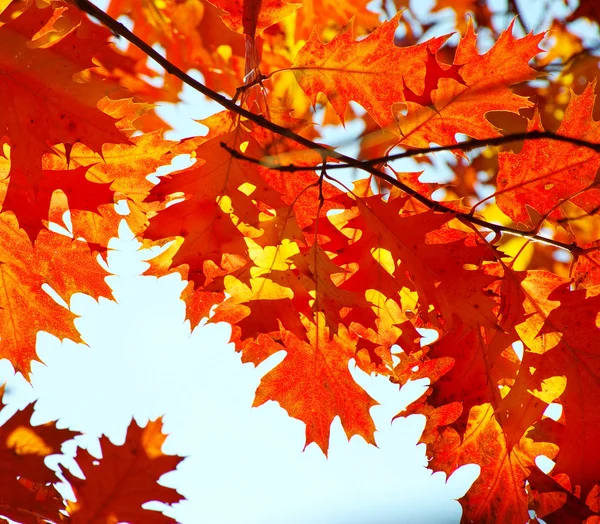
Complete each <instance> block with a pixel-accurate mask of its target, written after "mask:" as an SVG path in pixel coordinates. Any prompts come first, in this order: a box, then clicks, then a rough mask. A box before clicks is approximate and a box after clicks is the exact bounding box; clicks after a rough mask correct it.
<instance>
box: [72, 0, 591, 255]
mask: <svg viewBox="0 0 600 524" xmlns="http://www.w3.org/2000/svg"><path fill="white" fill-rule="evenodd" d="M70 1H71V2H73V3H74V4H75V5H76V6H77V7H78V8H79V9H81V10H82V11H83V12H85V13H87V14H89V15H91V16H92V17H94V18H96V19H97V20H98V21H99V22H100V23H102V24H103V25H105V26H106V27H107V28H108V29H110V30H111V31H112V32H113V33H115V34H117V35H120V36H122V37H123V38H125V39H126V40H127V41H129V42H131V43H132V44H133V45H135V46H136V47H137V48H139V49H140V50H141V51H143V52H144V53H145V54H146V55H147V56H149V57H150V58H152V59H153V60H155V61H156V62H157V63H158V64H160V65H161V66H162V67H163V68H164V70H165V71H166V72H167V73H169V74H172V75H173V76H175V77H177V78H179V79H180V80H181V81H182V82H184V83H185V84H187V85H189V86H190V87H192V88H193V89H195V90H197V91H198V92H200V93H202V94H203V95H204V96H206V97H207V98H210V99H211V100H214V101H215V102H217V103H218V104H220V105H221V106H223V107H224V108H225V109H228V110H230V111H233V112H234V113H236V114H238V115H240V116H242V117H244V118H246V119H247V120H249V121H251V122H254V123H255V124H257V125H259V126H261V127H263V128H264V129H268V130H269V131H271V132H273V133H276V134H278V135H280V136H283V137H285V138H288V139H290V140H293V141H294V142H296V143H298V144H300V145H302V146H304V147H306V148H308V149H312V150H314V151H317V152H318V153H319V154H320V155H321V156H322V157H323V160H324V161H325V160H326V158H332V159H335V160H338V161H340V162H343V163H344V164H345V165H344V166H343V167H355V168H357V169H360V170H362V171H365V172H367V173H369V174H371V175H373V176H375V177H377V178H379V179H381V180H385V181H386V182H387V183H388V184H390V185H392V186H394V187H396V188H398V189H400V190H401V191H403V192H404V193H406V194H408V195H410V196H411V197H413V198H414V199H415V200H417V201H418V202H420V203H421V204H423V205H424V206H426V207H428V208H429V209H431V210H432V211H436V212H439V213H448V214H451V215H453V216H454V217H455V218H457V219H459V220H461V221H463V222H468V223H470V224H474V225H478V226H480V227H483V228H486V229H490V230H492V231H495V232H497V233H499V232H502V233H508V234H511V235H517V236H521V237H526V238H531V239H534V240H537V241H539V242H543V243H546V244H550V245H553V246H555V247H558V248H561V249H566V250H568V251H570V252H571V253H573V254H574V255H579V254H581V253H583V250H582V248H580V247H579V246H577V245H576V244H574V243H573V244H564V243H562V242H558V241H555V240H552V239H548V238H544V237H539V236H538V235H537V234H536V233H535V232H534V231H530V232H528V231H521V230H519V229H515V228H510V227H506V226H501V225H499V224H494V223H491V222H487V221H485V220H482V219H480V218H477V217H475V216H473V215H471V214H468V213H461V212H458V211H455V210H454V209H451V208H449V207H446V206H444V205H443V204H442V203H440V202H435V201H433V200H429V199H428V198H427V197H425V196H423V195H421V194H420V193H419V192H417V191H415V190H414V189H412V188H411V187H409V186H407V185H406V184H404V183H402V182H400V181H398V180H397V179H395V178H393V177H391V176H390V175H388V174H387V173H384V172H383V171H380V170H379V169H376V168H375V167H373V165H372V164H375V163H377V161H379V162H381V161H382V160H381V159H374V160H369V161H366V162H363V161H360V160H357V159H355V158H353V157H350V156H347V155H344V154H342V153H339V152H337V151H335V150H333V149H329V148H324V147H323V146H322V145H320V144H317V143H316V142H313V141H312V140H309V139H307V138H305V137H303V136H301V135H299V134H297V133H294V132H293V131H291V130H290V129H287V128H285V127H282V126H280V125H277V124H275V123H274V122H271V121H270V120H268V119H266V118H264V117H263V116H261V115H257V114H255V113H252V112H251V111H248V110H247V109H244V108H243V107H240V106H238V105H237V104H236V103H235V102H234V101H233V100H231V99H229V98H227V97H225V96H223V95H221V94H219V93H217V92H216V91H213V90H212V89H210V88H208V87H206V86H205V85H204V84H202V83H201V82H199V81H197V80H195V79H194V78H192V77H191V76H189V75H188V74H187V73H185V72H184V71H182V70H181V69H179V68H178V67H177V66H176V65H174V64H173V63H171V62H170V61H169V60H167V59H166V58H165V57H163V56H162V55H161V54H160V53H158V52H157V51H155V50H154V49H153V48H152V47H151V46H150V45H149V44H147V43H146V42H144V41H143V40H142V39H141V38H139V37H137V36H136V35H135V34H134V33H132V32H131V31H130V30H129V29H127V28H126V27H125V26H124V25H123V24H121V23H119V22H117V21H116V20H115V19H114V18H112V17H111V16H109V15H108V14H106V13H105V12H104V11H103V10H102V9H99V8H98V7H96V6H95V5H94V4H92V3H91V2H90V1H89V0H70ZM550 135H551V136H547V135H544V136H543V138H554V139H556V140H564V141H568V142H571V143H575V144H577V145H582V146H583V145H585V147H591V148H592V149H594V148H595V147H598V148H599V149H598V150H600V145H598V144H588V143H586V142H585V141H580V140H577V139H568V137H561V138H560V139H559V138H557V135H552V134H550ZM515 136H517V135H515ZM518 136H522V137H523V136H524V137H527V136H529V135H528V134H527V133H524V134H522V135H518ZM538 138H542V137H538ZM491 140H492V142H490V140H487V141H486V140H472V141H468V142H467V143H468V144H469V146H468V149H472V148H474V147H481V146H484V145H488V144H490V143H492V144H496V143H498V142H493V141H494V140H496V141H497V140H501V141H503V142H509V141H511V140H515V138H512V137H511V138H507V137H497V138H496V139H491ZM503 142H500V143H503ZM467 143H463V144H467ZM475 144H478V145H475ZM465 147H466V146H465ZM453 149H460V147H458V145H457V144H454V145H451V146H440V147H435V148H426V149H420V150H411V151H406V152H404V153H400V154H399V155H393V158H392V157H385V158H384V161H385V160H391V159H397V158H405V157H408V156H416V155H419V154H428V153H434V152H436V151H450V150H453ZM228 150H229V149H228ZM463 150H467V149H463ZM594 150H597V149H594ZM230 152H231V150H230ZM232 154H233V153H232ZM236 154H238V152H236ZM246 160H248V159H246ZM258 163H260V161H259V162H258ZM324 163H325V162H324ZM289 167H294V168H296V169H295V170H296V171H298V170H304V171H306V170H307V169H310V168H303V169H298V168H297V166H289ZM340 167H342V166H339V167H336V164H334V165H331V166H330V165H327V169H339V168H340ZM281 170H282V171H291V169H281Z"/></svg>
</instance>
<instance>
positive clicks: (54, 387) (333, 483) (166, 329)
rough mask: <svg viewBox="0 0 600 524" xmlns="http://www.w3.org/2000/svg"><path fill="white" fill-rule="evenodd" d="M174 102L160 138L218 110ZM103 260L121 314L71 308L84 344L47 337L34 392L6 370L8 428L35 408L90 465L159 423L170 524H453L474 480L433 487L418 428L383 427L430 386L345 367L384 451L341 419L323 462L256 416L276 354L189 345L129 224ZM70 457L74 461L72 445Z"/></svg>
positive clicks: (463, 471) (471, 474) (77, 302)
mask: <svg viewBox="0 0 600 524" xmlns="http://www.w3.org/2000/svg"><path fill="white" fill-rule="evenodd" d="M182 98H183V100H184V103H182V104H180V105H179V107H166V108H164V109H162V110H161V111H162V113H161V114H162V116H163V117H164V118H166V119H167V120H168V121H169V122H170V123H171V124H172V125H174V126H175V127H176V133H172V134H171V135H170V136H168V138H176V137H183V136H189V135H190V134H194V133H203V129H204V128H203V127H202V126H199V125H198V124H195V123H193V122H192V120H191V119H192V118H194V119H199V118H202V117H205V116H207V115H208V114H210V113H211V112H214V111H215V110H218V109H219V108H218V106H216V104H207V103H206V102H205V101H204V100H202V98H201V97H199V96H197V95H196V94H195V93H194V92H193V91H192V90H191V89H187V88H186V89H185V90H184V93H183V96H182ZM353 131H354V132H356V129H352V128H350V129H349V133H350V134H352V132H353ZM340 140H341V141H343V138H341V139H340ZM350 152H352V151H350ZM110 247H111V251H109V255H108V263H109V269H110V272H111V273H113V274H114V276H110V277H108V278H107V282H108V283H109V285H110V286H111V287H112V289H113V292H114V297H115V299H116V302H113V301H109V300H105V299H101V300H100V301H99V302H96V301H95V300H93V299H92V298H90V297H88V296H85V295H81V294H79V295H75V296H74V297H73V299H72V301H71V304H70V307H71V310H72V311H73V312H75V313H76V314H77V315H79V316H80V318H79V319H77V320H76V326H77V329H78V330H79V331H80V332H81V335H82V338H83V339H84V340H85V341H86V342H87V344H88V345H87V346H86V345H83V344H75V343H73V342H71V341H68V340H67V341H64V342H61V341H59V340H58V339H56V338H54V337H53V336H50V335H48V334H45V333H41V334H40V335H39V336H38V355H39V357H40V359H41V360H43V362H44V363H45V364H39V363H34V365H33V374H32V386H33V387H31V386H29V385H27V384H26V383H25V381H24V380H23V379H22V377H21V376H20V375H18V376H14V373H13V369H12V366H11V365H10V364H9V363H8V361H6V360H3V361H0V381H4V380H8V384H7V394H6V395H5V399H4V400H5V402H7V403H8V408H7V410H6V411H5V412H3V416H2V420H5V418H6V416H7V415H8V413H9V412H13V411H14V410H15V409H17V408H22V407H23V406H24V405H25V404H26V403H27V402H29V401H32V400H34V399H36V398H38V399H39V401H38V403H37V404H36V413H35V415H34V419H33V420H34V422H35V423H41V422H46V421H48V420H59V423H58V425H59V427H69V428H71V429H73V430H76V431H81V432H84V433H86V435H87V436H86V437H78V438H77V439H76V441H77V442H78V443H79V444H81V445H83V446H84V447H85V446H88V447H89V449H90V451H92V452H93V453H95V454H98V453H99V447H98V442H97V440H96V439H94V438H92V437H98V436H100V434H102V433H104V434H106V435H107V436H108V437H109V438H110V439H111V440H112V441H113V442H115V443H122V442H123V439H124V436H125V431H126V428H127V427H128V425H129V423H130V421H131V417H132V416H133V417H135V419H136V420H137V421H138V423H140V424H142V425H143V424H144V423H145V422H146V421H147V420H148V419H153V418H156V417H157V416H159V415H164V424H165V427H164V430H165V431H166V432H167V433H169V434H170V436H169V437H168V439H167V441H166V444H165V446H164V451H165V452H167V453H174V454H179V455H184V456H187V458H186V460H185V461H184V462H182V463H181V464H180V466H179V468H178V469H177V471H176V472H174V473H172V474H169V475H167V476H165V477H163V479H164V482H165V483H166V484H167V485H169V486H174V487H177V489H178V491H179V492H180V493H181V494H182V495H184V496H185V497H186V498H187V499H188V500H187V501H186V502H184V503H182V504H178V505H176V506H174V507H173V508H172V509H169V510H167V511H166V513H167V514H168V515H170V516H172V517H173V518H175V519H177V520H178V521H179V522H182V523H185V524H197V523H201V522H208V523H215V524H219V523H253V522H256V523H264V524H269V523H273V524H275V523H290V524H291V523H296V522H297V523H327V524H335V523H340V524H342V523H344V524H345V523H348V524H351V523H364V522H369V523H374V524H378V523H381V524H383V523H388V522H389V523H391V522H399V523H401V522H406V523H414V522H419V523H420V524H422V523H428V522H432V523H434V522H435V523H453V522H459V521H460V517H461V509H460V504H459V503H458V502H456V500H455V499H457V498H459V497H461V496H462V495H463V494H464V493H465V491H466V489H467V488H468V487H469V486H470V485H471V483H472V482H473V481H474V480H475V478H476V477H477V474H478V471H479V469H478V467H477V466H467V467H464V468H460V469H459V470H458V471H457V472H456V473H455V474H454V475H453V476H452V477H451V478H450V479H448V480H447V481H446V478H445V475H444V474H443V473H438V474H435V475H433V474H432V473H431V471H429V470H427V469H426V465H427V460H426V457H425V447H424V446H423V445H420V446H417V441H418V438H419V436H420V433H421V431H422V430H423V427H424V418H423V417H421V416H411V417H409V418H408V419H398V420H396V421H395V422H394V423H393V424H390V420H391V418H392V417H393V416H394V415H396V414H397V413H398V412H399V411H401V410H402V408H403V407H404V406H405V405H406V404H407V403H408V402H409V401H410V400H412V399H415V398H417V397H418V396H420V394H421V393H422V392H423V388H424V387H426V386H425V383H423V382H420V383H413V384H409V385H408V386H406V387H404V388H403V389H402V391H398V387H397V386H394V385H393V384H391V383H389V382H388V381H387V380H386V379H385V378H382V377H374V376H368V375H366V374H365V373H363V372H361V371H360V370H357V369H356V368H355V367H354V366H353V363H351V366H350V370H351V371H352V372H353V376H354V377H355V379H356V381H357V382H358V383H359V384H360V385H361V386H363V387H364V388H365V389H366V390H367V392H368V393H369V394H370V395H371V396H372V397H374V398H375V399H376V400H377V401H378V402H380V404H381V405H380V406H377V407H374V408H373V409H372V410H371V413H372V415H373V418H374V420H375V423H376V426H377V433H376V441H377V445H378V447H374V446H369V445H367V444H366V443H365V442H364V440H363V439H362V438H360V437H354V438H353V439H352V440H351V441H350V442H348V441H347V439H346V437H345V435H344V432H343V430H342V428H341V424H340V423H339V420H338V419H336V420H334V422H333V424H332V435H331V443H330V456H329V458H328V459H326V458H325V457H324V455H323V454H322V452H321V451H320V449H319V448H318V447H317V446H316V445H315V444H311V445H310V446H309V447H308V448H307V449H306V450H305V451H304V452H303V447H304V424H303V423H301V422H299V421H296V420H293V419H291V418H289V417H288V416H287V414H286V412H285V411H284V410H282V409H281V408H280V407H279V405H278V404H276V403H273V402H269V403H267V404H266V405H264V406H261V407H260V408H252V407H251V406H252V400H253V395H254V391H255V390H256V388H257V386H258V384H259V381H260V377H261V376H262V375H264V374H265V373H266V372H268V371H269V369H271V368H272V367H273V366H275V365H276V364H277V363H278V362H280V361H281V359H282V358H283V355H284V354H283V352H282V353H281V354H278V355H274V356H273V357H271V359H269V360H268V361H266V362H264V363H263V364H262V365H261V366H259V367H258V368H254V367H253V366H252V365H251V364H242V363H241V360H240V356H239V355H238V354H237V353H235V351H234V349H233V347H232V346H231V345H230V344H228V343H227V342H228V337H229V327H228V326H227V325H225V324H219V325H204V326H200V327H198V328H197V329H195V330H194V331H193V332H192V333H190V328H189V324H188V323H187V322H185V321H184V319H185V309H184V304H183V302H181V301H180V300H179V294H180V292H181V290H182V289H183V287H184V283H183V282H182V281H181V280H180V278H179V275H176V274H175V275H170V276H166V277H162V278H159V279H157V278H155V277H147V276H141V273H142V272H143V271H144V270H145V268H146V267H147V264H145V263H144V262H143V259H144V258H146V259H147V258H149V256H150V254H149V253H148V252H144V251H139V250H138V249H139V243H138V242H137V240H135V239H134V238H133V236H132V234H131V232H130V231H129V230H128V228H127V226H126V225H125V224H124V223H123V225H122V227H121V230H120V238H119V239H113V241H112V242H111V246H110ZM65 451H66V452H67V454H70V455H72V454H73V452H74V445H72V443H71V444H69V445H67V446H66V450H65ZM64 460H66V461H67V463H68V464H70V463H71V462H72V461H71V462H69V461H68V459H64ZM50 462H51V463H55V462H56V460H50Z"/></svg>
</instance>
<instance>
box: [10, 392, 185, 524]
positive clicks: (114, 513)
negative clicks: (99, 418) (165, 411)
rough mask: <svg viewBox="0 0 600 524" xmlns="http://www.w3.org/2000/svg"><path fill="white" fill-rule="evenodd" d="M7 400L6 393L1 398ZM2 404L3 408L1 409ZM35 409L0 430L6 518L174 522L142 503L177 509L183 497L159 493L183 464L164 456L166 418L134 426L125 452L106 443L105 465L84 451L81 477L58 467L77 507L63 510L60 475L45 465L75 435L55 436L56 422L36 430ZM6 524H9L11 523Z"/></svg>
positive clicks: (32, 522)
mask: <svg viewBox="0 0 600 524" xmlns="http://www.w3.org/2000/svg"><path fill="white" fill-rule="evenodd" d="M3 393H4V388H1V391H0V399H1V396H2V395H3ZM3 407H4V404H3V403H2V402H1V401H0V409H2V408H3ZM33 411H34V406H33V404H29V405H28V406H27V407H26V408H25V409H24V410H22V411H19V412H17V413H16V414H14V415H13V416H12V417H10V418H9V419H8V421H6V422H5V423H4V425H3V426H2V427H0V464H1V466H2V469H1V470H0V482H1V485H2V492H1V493H0V513H1V514H2V515H3V516H5V517H8V518H10V519H12V520H13V521H16V522H19V523H23V524H38V523H40V522H72V523H74V524H75V523H84V522H88V523H89V522H115V523H116V522H121V521H128V522H149V523H162V522H174V521H173V520H172V519H167V518H166V517H165V516H164V515H163V514H162V513H157V512H155V511H146V510H144V509H142V504H144V503H146V502H148V501H152V500H157V501H162V502H166V503H174V502H178V501H179V500H180V499H181V496H180V495H179V494H178V493H177V492H176V491H175V490H174V489H171V488H167V487H164V486H161V485H160V484H158V483H157V481H158V479H159V478H160V477H161V476H162V475H163V474H164V473H167V472H169V471H171V470H172V469H174V468H175V467H176V466H177V464H178V463H179V462H180V461H181V460H182V459H181V458H180V457H173V456H167V455H164V454H163V453H162V451H161V448H162V445H163V443H164V441H165V438H166V436H165V435H164V434H163V433H162V431H161V429H162V422H161V421H160V419H157V420H155V421H151V422H149V423H148V424H147V425H146V426H145V427H144V428H141V427H139V426H138V425H137V424H136V423H135V422H132V423H131V425H130V426H129V429H128V430H127V438H126V441H125V443H124V444H123V445H122V446H116V445H115V444H113V443H112V442H110V440H108V439H107V438H106V437H104V436H103V437H102V438H101V439H100V447H101V450H102V458H101V459H96V458H95V457H94V456H93V455H91V454H90V453H89V452H88V451H87V450H85V449H78V450H77V455H76V456H75V460H76V462H77V465H78V466H79V468H80V470H81V473H83V475H84V476H85V480H84V479H82V478H81V473H79V474H78V475H73V473H71V471H69V470H68V469H65V468H64V467H63V466H62V465H60V469H61V473H62V479H64V480H65V481H66V482H68V483H69V486H70V487H71V489H72V491H73V493H74V495H75V497H76V499H77V500H76V501H73V502H69V503H68V504H67V505H66V507H65V502H64V500H63V496H62V495H61V494H60V492H59V491H58V490H57V489H56V487H55V484H56V483H58V481H59V479H58V478H57V475H56V473H55V472H54V471H53V470H52V469H50V468H49V467H48V466H47V464H45V462H44V460H45V458H46V457H47V456H49V455H53V454H57V453H60V451H61V446H62V444H63V443H64V442H65V441H68V440H71V439H73V438H74V437H75V436H76V433H74V432H73V431H69V430H67V429H57V428H56V426H55V425H54V424H53V423H48V424H43V425H38V426H32V425H31V422H30V421H31V416H32V414H33ZM0 521H1V522H3V523H7V522H8V521H7V520H5V519H0Z"/></svg>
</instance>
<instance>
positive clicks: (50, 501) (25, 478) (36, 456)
mask: <svg viewBox="0 0 600 524" xmlns="http://www.w3.org/2000/svg"><path fill="white" fill-rule="evenodd" d="M3 393H4V387H2V388H0V396H1V395H2V394H3ZM3 407H4V404H2V402H1V400H0V409H1V408H3ZM33 410H34V408H33V404H29V405H28V406H27V407H26V408H25V409H23V410H21V411H18V412H17V413H15V414H14V415H13V416H12V417H10V418H9V419H8V420H7V421H6V422H5V423H4V424H3V425H2V426H0V486H2V489H0V515H3V516H5V517H9V518H11V519H12V520H15V521H17V522H20V523H22V524H38V523H39V522H40V521H41V520H40V519H48V520H50V521H52V522H60V521H62V515H61V513H60V511H61V510H63V509H64V503H63V498H62V496H61V495H60V494H59V493H58V491H57V490H56V488H55V487H54V486H53V483H54V482H58V480H59V479H58V477H57V476H56V473H55V472H54V471H52V470H51V469H49V468H48V466H46V464H45V463H44V458H45V457H47V456H48V455H52V454H56V453H60V448H61V445H62V444H63V442H65V441H67V440H70V439H72V438H73V437H74V436H75V435H76V433H74V432H72V431H69V430H67V429H57V428H56V426H55V424H54V423H47V424H42V425H39V426H32V425H31V422H30V419H31V416H32V415H33ZM45 521H46V520H44V522H45Z"/></svg>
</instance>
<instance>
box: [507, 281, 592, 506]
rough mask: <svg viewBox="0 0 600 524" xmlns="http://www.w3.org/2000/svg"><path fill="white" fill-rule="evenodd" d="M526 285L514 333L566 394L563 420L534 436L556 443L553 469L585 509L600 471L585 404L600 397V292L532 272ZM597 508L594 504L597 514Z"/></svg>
mask: <svg viewBox="0 0 600 524" xmlns="http://www.w3.org/2000/svg"><path fill="white" fill-rule="evenodd" d="M522 286H523V289H524V290H525V292H526V293H527V295H528V300H527V302H526V307H527V309H528V311H530V317H529V318H528V320H527V322H523V323H521V324H519V325H517V326H516V329H517V331H518V332H519V334H520V335H521V339H522V340H523V343H524V344H525V345H526V348H527V351H528V352H531V353H532V354H533V356H534V357H536V359H535V361H534V362H533V364H534V365H535V370H536V372H535V374H536V377H537V380H538V381H542V380H548V379H550V378H552V377H555V376H562V377H564V378H565V379H566V388H565V391H564V393H562V394H561V395H560V404H561V405H562V407H563V417H564V420H562V421H559V422H554V421H552V420H548V419H546V420H544V421H543V422H542V423H539V424H537V425H536V426H537V432H536V436H535V438H536V440H543V441H547V442H552V443H554V444H557V445H558V447H559V452H558V454H557V456H556V458H555V459H554V460H555V462H556V467H555V468H556V469H555V471H556V472H557V473H563V474H566V475H568V477H569V479H570V483H571V487H572V489H573V490H575V489H577V492H578V493H579V497H580V500H581V503H582V505H583V504H585V503H586V499H587V497H588V496H589V495H590V494H593V492H594V490H597V487H596V486H597V483H598V476H597V474H598V471H600V453H598V446H597V443H598V431H599V429H598V428H599V427H600V418H599V417H598V416H597V413H596V411H595V410H594V409H593V408H592V407H591V406H590V404H589V403H588V402H586V401H585V399H595V398H597V396H598V395H600V391H599V386H598V384H599V377H600V358H599V356H598V352H597V350H596V340H597V338H598V334H599V333H600V327H599V325H598V320H597V318H598V311H599V310H600V296H599V291H600V290H599V289H598V286H595V287H593V288H588V289H582V290H575V291H573V290H571V289H570V282H569V281H568V280H567V279H563V278H560V277H557V276H556V275H552V274H550V273H544V272H531V275H530V276H529V277H528V278H527V279H525V280H524V281H523V283H522ZM526 379H527V375H525V374H524V375H523V376H521V374H519V376H518V377H517V383H516V384H515V386H518V383H519V381H523V380H526ZM582 450H585V452H582ZM577 487H578V488H577ZM598 509H600V508H598V507H597V506H596V508H595V511H598ZM559 515H560V513H559Z"/></svg>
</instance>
